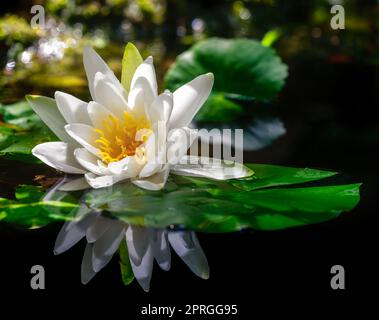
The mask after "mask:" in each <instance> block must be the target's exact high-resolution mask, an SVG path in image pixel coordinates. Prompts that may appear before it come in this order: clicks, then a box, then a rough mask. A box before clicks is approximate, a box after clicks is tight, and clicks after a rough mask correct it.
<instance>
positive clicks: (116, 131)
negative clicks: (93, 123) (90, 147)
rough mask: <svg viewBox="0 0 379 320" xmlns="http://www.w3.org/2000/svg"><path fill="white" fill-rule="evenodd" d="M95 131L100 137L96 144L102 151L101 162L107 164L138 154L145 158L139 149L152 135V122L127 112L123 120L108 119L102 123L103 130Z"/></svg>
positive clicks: (110, 117) (111, 117)
mask: <svg viewBox="0 0 379 320" xmlns="http://www.w3.org/2000/svg"><path fill="white" fill-rule="evenodd" d="M95 131H96V132H97V133H98V134H99V135H100V137H99V139H97V140H96V141H95V142H96V144H97V147H98V148H99V149H100V151H101V158H102V159H101V160H102V161H103V162H104V163H106V164H109V163H111V162H115V161H119V160H121V159H123V158H125V157H128V156H134V155H135V154H136V153H137V155H139V156H143V155H142V154H141V153H143V150H137V148H138V147H139V146H140V145H141V144H142V143H144V142H145V141H146V140H147V139H148V138H149V136H150V135H151V134H152V130H151V129H150V122H149V121H148V120H147V119H146V118H145V117H141V118H136V117H133V116H132V115H131V114H130V113H128V112H126V111H124V117H123V119H119V118H116V117H113V116H108V117H106V118H105V119H103V121H102V128H97V129H95ZM139 149H141V148H139Z"/></svg>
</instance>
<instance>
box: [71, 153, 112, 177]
mask: <svg viewBox="0 0 379 320" xmlns="http://www.w3.org/2000/svg"><path fill="white" fill-rule="evenodd" d="M74 155H75V158H76V160H77V161H78V162H79V163H80V164H81V166H82V167H83V168H85V169H87V170H88V171H90V172H92V173H95V174H97V175H104V174H110V172H109V170H108V169H107V168H104V167H101V166H99V165H98V160H99V159H98V158H97V157H96V156H94V155H93V154H92V153H90V152H88V151H87V149H84V148H77V149H75V151H74Z"/></svg>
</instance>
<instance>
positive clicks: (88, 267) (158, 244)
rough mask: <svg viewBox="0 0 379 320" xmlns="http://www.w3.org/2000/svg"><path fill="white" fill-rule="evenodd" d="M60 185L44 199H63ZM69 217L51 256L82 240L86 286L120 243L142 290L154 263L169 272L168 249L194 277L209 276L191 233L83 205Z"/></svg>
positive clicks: (148, 280) (194, 234) (193, 233)
mask: <svg viewBox="0 0 379 320" xmlns="http://www.w3.org/2000/svg"><path fill="white" fill-rule="evenodd" d="M62 186H67V180H62V181H61V182H59V183H58V184H57V185H56V186H55V187H54V188H53V189H52V190H50V191H49V192H48V193H47V194H46V196H45V198H44V200H45V201H52V200H55V201H56V200H59V199H62V198H63V197H65V196H67V192H64V191H62ZM72 214H73V216H72V217H71V219H70V220H69V221H66V222H65V224H64V225H63V227H62V229H61V231H60V232H59V234H58V237H57V239H56V242H55V247H54V253H55V254H60V253H63V252H65V251H67V250H68V249H70V248H71V247H73V246H74V245H75V244H76V243H78V242H79V241H80V240H81V239H83V238H85V239H86V241H87V245H86V248H85V251H84V256H83V260H82V267H81V280H82V283H83V284H86V283H88V282H89V281H90V280H91V279H92V278H93V277H94V276H95V275H96V273H97V272H99V271H100V270H101V269H102V268H104V267H105V266H106V265H107V264H108V263H109V261H110V260H111V259H112V257H113V255H114V254H115V253H116V252H117V250H118V248H119V247H120V245H123V244H126V247H127V251H128V253H129V261H130V265H131V268H132V271H133V274H134V277H135V279H136V280H137V281H138V283H139V284H140V285H141V287H142V288H143V289H144V290H145V291H149V288H150V280H151V276H152V271H153V263H154V260H155V261H156V262H157V263H158V265H159V266H160V268H161V269H162V270H165V271H168V270H169V269H170V267H171V248H172V249H173V250H174V251H175V252H176V254H177V255H178V256H179V257H180V258H181V259H182V260H183V261H184V262H185V263H186V264H187V266H188V267H189V268H190V269H191V270H192V271H193V272H194V273H195V274H196V275H197V276H199V277H201V278H203V279H207V278H208V277H209V267H208V262H207V259H206V256H205V254H204V252H203V250H202V248H201V246H200V244H199V241H198V239H197V236H196V233H195V232H193V231H189V230H169V229H163V228H162V229H160V228H152V227H144V226H139V225H134V224H130V223H126V222H124V221H120V220H118V219H116V218H114V217H112V218H111V217H109V216H106V215H104V214H103V213H102V212H101V211H99V210H94V209H92V208H90V207H88V206H87V205H85V204H83V203H81V204H80V206H79V207H78V208H77V209H76V210H74V212H72ZM123 241H124V243H122V242H123Z"/></svg>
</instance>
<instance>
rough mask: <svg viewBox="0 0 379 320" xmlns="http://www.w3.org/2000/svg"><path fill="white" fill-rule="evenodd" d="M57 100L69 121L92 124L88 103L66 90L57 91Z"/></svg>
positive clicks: (64, 116) (62, 112) (59, 107)
mask: <svg viewBox="0 0 379 320" xmlns="http://www.w3.org/2000/svg"><path fill="white" fill-rule="evenodd" d="M55 101H56V102H57V106H58V109H59V111H60V113H61V114H62V116H63V118H64V119H65V120H66V122H67V123H85V124H91V123H90V120H89V117H88V112H87V103H86V102H84V101H82V100H80V99H78V98H76V97H74V96H72V95H70V94H67V93H64V92H60V91H56V92H55Z"/></svg>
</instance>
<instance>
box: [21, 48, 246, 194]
mask: <svg viewBox="0 0 379 320" xmlns="http://www.w3.org/2000/svg"><path fill="white" fill-rule="evenodd" d="M83 62H84V68H85V71H86V74H87V79H88V85H89V90H90V93H91V96H92V101H90V102H88V103H87V102H84V101H81V100H79V99H77V98H75V97H74V96H72V95H69V94H67V93H63V92H56V93H55V100H54V99H51V98H47V97H41V96H27V100H28V101H29V103H30V104H31V106H32V108H33V110H34V111H35V112H36V113H37V114H38V115H39V116H40V118H41V119H42V120H43V121H44V122H45V123H46V125H47V126H48V127H49V128H50V129H51V130H52V131H53V132H54V133H55V135H56V136H57V137H58V138H59V139H60V140H61V141H59V142H46V143H41V144H39V145H37V146H36V147H34V149H33V150H32V153H33V155H34V156H36V157H37V158H39V159H40V160H41V161H43V162H44V163H46V164H47V165H49V166H51V167H53V168H55V169H57V170H59V171H63V172H65V173H69V174H82V175H84V177H85V180H86V182H87V183H88V184H89V185H90V186H91V187H93V188H102V187H108V186H111V185H113V184H114V183H117V182H119V181H123V180H126V179H130V180H131V181H132V182H133V183H134V184H135V185H137V186H139V187H142V188H145V189H149V190H159V189H161V188H163V187H164V185H165V183H166V180H167V177H168V174H169V172H170V168H171V167H172V165H175V164H178V163H179V161H180V160H181V159H182V157H183V156H185V155H186V153H187V150H188V148H189V147H190V145H191V144H192V142H193V141H194V139H195V137H196V134H195V132H194V130H192V129H190V128H188V125H189V124H190V123H191V121H192V119H193V118H194V116H195V115H196V113H197V112H198V110H199V109H200V107H201V106H202V105H203V103H204V102H205V101H206V99H207V98H208V96H209V94H210V92H211V89H212V86H213V81H214V77H213V74H211V73H208V74H204V75H201V76H198V77H197V78H195V79H194V80H192V81H190V82H189V83H187V84H185V85H183V86H182V87H180V88H179V89H177V90H176V91H175V92H174V93H171V92H169V91H165V92H163V93H162V94H160V95H158V92H157V90H158V89H157V88H158V86H157V80H156V76H155V70H154V66H153V59H152V57H148V58H147V59H146V60H145V61H143V62H142V64H140V65H139V66H138V67H137V69H136V71H135V73H134V75H133V77H132V79H131V85H130V91H129V93H127V92H126V90H125V88H124V87H123V86H122V85H121V83H120V82H119V80H118V79H117V78H116V76H115V75H114V73H113V72H112V71H111V70H110V69H109V68H108V66H107V65H106V63H105V62H104V61H103V60H102V58H101V57H100V56H99V55H98V54H97V53H96V52H95V51H94V50H93V49H92V48H89V47H87V48H85V50H84V55H83ZM209 169H210V168H209V165H207V166H205V167H202V166H197V167H196V168H195V169H194V172H192V169H191V167H186V166H185V165H180V166H177V167H176V169H175V173H177V174H185V175H200V176H205V177H207V176H209V177H210V178H215V177H216V178H217V177H218V176H221V177H224V176H225V175H223V174H222V172H223V168H222V165H221V166H220V165H219V167H217V168H214V169H213V170H209ZM215 171H220V172H221V174H218V172H215ZM247 174H248V171H247V170H242V171H241V170H236V172H235V174H232V175H230V174H229V175H228V178H240V177H243V176H246V175H247Z"/></svg>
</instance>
